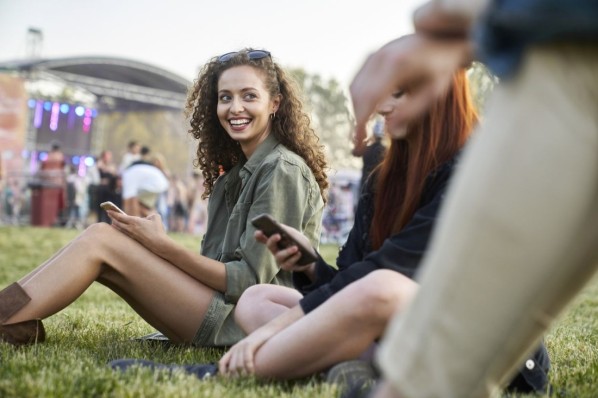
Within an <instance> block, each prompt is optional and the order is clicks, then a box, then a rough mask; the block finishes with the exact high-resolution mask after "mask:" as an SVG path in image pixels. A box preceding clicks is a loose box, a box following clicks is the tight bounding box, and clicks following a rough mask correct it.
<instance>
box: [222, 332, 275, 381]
mask: <svg viewBox="0 0 598 398" xmlns="http://www.w3.org/2000/svg"><path fill="white" fill-rule="evenodd" d="M270 337H271V334H270V333H265V332H263V331H259V330H257V331H255V332H253V333H251V334H250V335H249V336H247V337H245V338H244V339H243V340H241V341H239V342H238V343H237V344H235V345H234V346H232V347H231V348H230V349H229V350H228V352H227V353H226V354H224V355H223V356H222V358H221V359H220V361H218V371H219V373H220V374H221V375H224V376H246V375H251V374H254V373H255V354H256V352H257V350H258V349H259V348H260V347H261V346H262V345H263V344H264V343H265V342H266V341H267V340H268V339H269V338H270Z"/></svg>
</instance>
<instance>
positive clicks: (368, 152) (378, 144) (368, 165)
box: [360, 139, 386, 188]
mask: <svg viewBox="0 0 598 398" xmlns="http://www.w3.org/2000/svg"><path fill="white" fill-rule="evenodd" d="M384 152H386V147H385V146H384V144H383V143H382V141H381V139H377V140H376V141H374V142H373V143H371V144H370V145H368V146H367V147H365V151H364V152H363V169H362V170H361V182H360V184H361V187H362V188H363V186H364V185H365V182H366V181H367V179H368V177H369V176H370V174H371V173H372V171H373V170H374V168H375V167H376V166H378V164H380V162H381V161H382V159H383V158H384Z"/></svg>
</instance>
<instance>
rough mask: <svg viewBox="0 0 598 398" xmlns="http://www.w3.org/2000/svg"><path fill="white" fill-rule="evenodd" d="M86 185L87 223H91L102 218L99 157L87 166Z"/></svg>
mask: <svg viewBox="0 0 598 398" xmlns="http://www.w3.org/2000/svg"><path fill="white" fill-rule="evenodd" d="M85 185H86V186H87V213H86V221H85V224H86V225H89V224H92V223H94V222H98V221H99V219H100V211H101V209H100V201H99V200H98V190H99V188H100V171H99V170H98V158H97V157H95V158H94V162H93V164H92V165H91V166H89V167H88V168H87V172H86V173H85Z"/></svg>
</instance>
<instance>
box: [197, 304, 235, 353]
mask: <svg viewBox="0 0 598 398" xmlns="http://www.w3.org/2000/svg"><path fill="white" fill-rule="evenodd" d="M234 310H235V305H234V304H230V303H226V302H225V300H224V295H223V294H222V293H220V292H216V293H215V294H214V298H213V299H212V302H211V303H210V306H209V307H208V311H207V312H206V316H205V317H204V320H203V322H202V323H201V326H200V327H199V330H198V331H197V333H195V337H194V338H193V344H194V345H196V346H200V347H222V346H231V345H233V344H235V343H237V342H238V341H239V340H241V339H242V338H244V337H245V336H246V335H245V333H244V332H243V331H242V330H241V328H240V327H239V326H238V325H237V324H236V323H235V320H234Z"/></svg>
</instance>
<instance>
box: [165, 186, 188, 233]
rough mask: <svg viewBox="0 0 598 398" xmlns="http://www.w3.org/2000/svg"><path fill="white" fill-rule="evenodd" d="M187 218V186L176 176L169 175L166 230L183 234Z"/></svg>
mask: <svg viewBox="0 0 598 398" xmlns="http://www.w3.org/2000/svg"><path fill="white" fill-rule="evenodd" d="M188 218H189V192H188V189H187V186H186V185H185V183H183V181H182V180H181V179H180V178H179V177H178V176H177V175H176V174H171V176H170V187H169V188H168V230H169V231H172V232H185V231H186V227H187V220H188Z"/></svg>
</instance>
